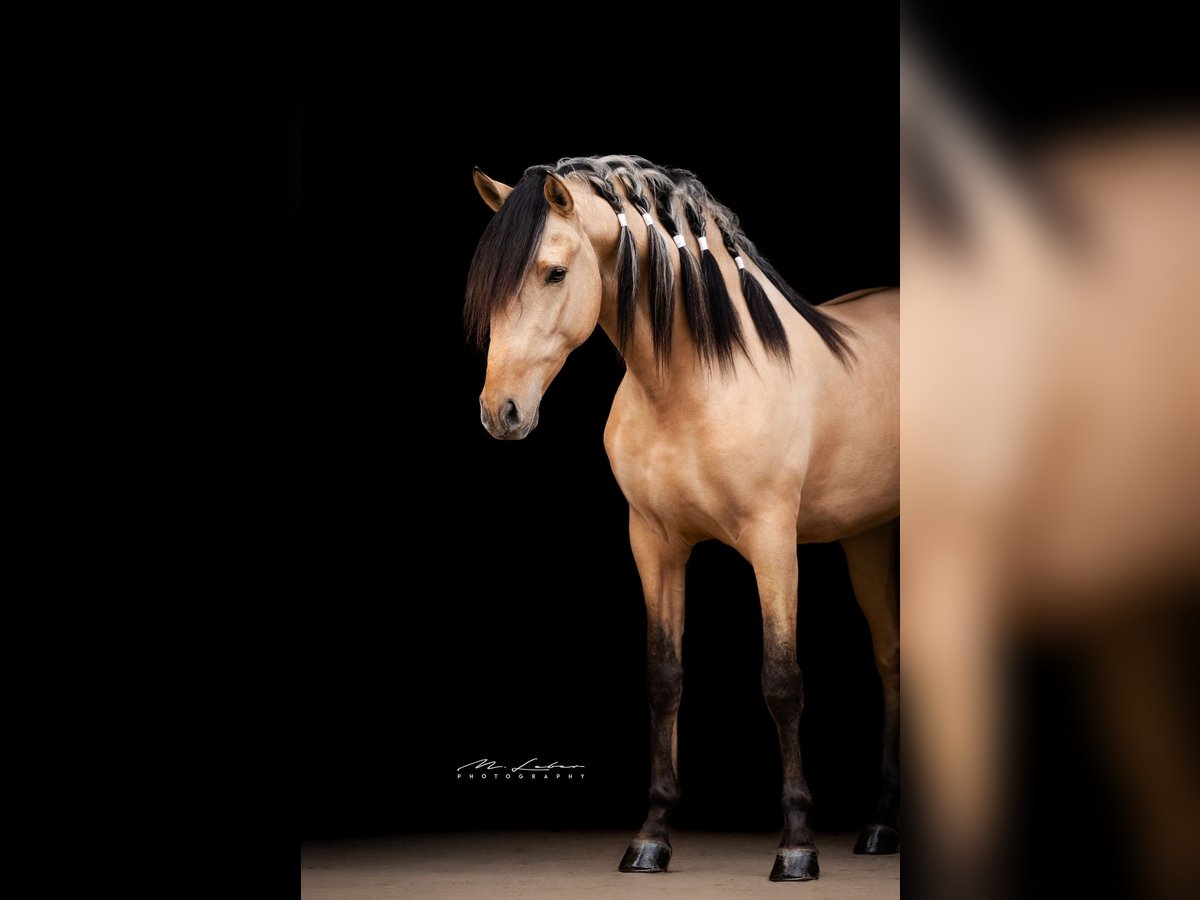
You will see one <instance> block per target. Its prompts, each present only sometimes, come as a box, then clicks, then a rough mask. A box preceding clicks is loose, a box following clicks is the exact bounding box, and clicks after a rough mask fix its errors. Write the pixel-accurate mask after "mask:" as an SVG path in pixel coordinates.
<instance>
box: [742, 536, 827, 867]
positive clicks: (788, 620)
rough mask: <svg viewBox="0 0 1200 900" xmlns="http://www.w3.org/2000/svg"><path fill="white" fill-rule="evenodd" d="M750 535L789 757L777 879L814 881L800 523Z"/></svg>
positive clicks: (768, 666) (767, 669) (768, 678)
mask: <svg viewBox="0 0 1200 900" xmlns="http://www.w3.org/2000/svg"><path fill="white" fill-rule="evenodd" d="M788 524H790V523H788ZM748 537H749V540H748V542H747V543H746V545H745V547H744V548H743V553H744V555H745V556H746V557H747V559H749V560H750V564H751V565H752V566H753V567H754V577H755V579H756V580H757V582H758V595H759V601H760V603H761V604H762V617H763V669H762V686H763V697H764V698H765V699H766V701H767V708H768V709H770V711H771V716H772V718H774V720H775V725H776V727H777V728H778V729H779V753H780V757H781V759H782V763H783V800H782V804H783V817H784V821H783V836H782V838H781V839H780V841H779V851H778V852H777V853H776V855H775V866H774V868H773V869H772V870H771V880H772V881H809V880H811V879H814V878H816V877H817V876H818V874H819V872H820V869H819V866H818V865H817V848H816V844H815V843H814V842H813V837H812V832H811V831H809V828H808V811H809V808H810V807H811V806H812V794H811V793H810V792H809V790H808V784H807V782H805V780H804V769H803V767H802V765H801V762H800V714H801V712H802V711H803V709H804V680H803V678H802V677H801V675H800V666H799V664H798V663H797V662H796V586H797V574H798V573H797V563H796V538H795V529H794V528H791V529H790V530H789V528H788V527H786V526H784V527H779V528H776V529H773V530H771V531H769V532H760V533H756V534H754V535H750V536H748Z"/></svg>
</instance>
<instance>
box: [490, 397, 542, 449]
mask: <svg viewBox="0 0 1200 900" xmlns="http://www.w3.org/2000/svg"><path fill="white" fill-rule="evenodd" d="M540 405H541V404H539V403H536V402H535V403H533V404H532V406H531V408H528V409H523V408H522V406H521V404H519V403H518V402H517V401H516V400H515V399H514V398H512V397H508V398H506V399H504V400H502V401H501V402H500V403H499V404H498V406H497V408H496V409H494V410H493V409H492V408H491V407H490V406H489V404H488V403H487V401H486V400H485V399H484V398H483V397H482V396H481V397H480V398H479V421H480V422H482V423H483V427H484V428H486V429H487V432H488V434H490V435H491V436H492V437H494V438H495V439H496V440H498V441H520V440H523V439H525V438H527V437H528V436H529V432H531V431H533V429H535V428H537V424H538V415H539V407H540Z"/></svg>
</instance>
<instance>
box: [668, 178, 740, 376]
mask: <svg viewBox="0 0 1200 900" xmlns="http://www.w3.org/2000/svg"><path fill="white" fill-rule="evenodd" d="M683 208H684V213H685V215H686V216H687V220H688V226H689V227H690V228H691V229H692V232H693V233H694V234H695V235H696V239H697V240H703V243H701V245H700V246H701V248H702V249H701V250H700V271H701V272H703V273H704V288H705V290H706V291H707V293H708V315H709V324H711V325H712V348H713V355H714V356H715V357H716V360H717V363H718V365H720V367H721V369H723V370H725V371H731V370H732V369H733V365H734V353H733V351H734V346H735V345H736V346H737V347H738V349H740V350H741V351H742V352H743V353H745V354H746V355H747V356H749V353H748V351H747V350H746V340H745V338H743V337H742V323H741V321H740V320H739V319H738V314H737V310H736V309H734V308H733V301H732V300H731V299H730V298H729V290H728V288H726V287H725V276H723V275H722V274H721V267H720V266H719V265H717V260H716V257H714V256H713V254H712V251H711V250H709V249H707V247H705V244H707V243H708V240H707V236H706V234H705V232H706V231H707V229H708V224H707V222H706V221H705V219H704V212H703V210H702V209H701V208H700V204H699V203H698V202H697V201H696V200H694V199H692V198H691V197H689V198H688V200H687V201H686V202H685V203H684V207H683Z"/></svg>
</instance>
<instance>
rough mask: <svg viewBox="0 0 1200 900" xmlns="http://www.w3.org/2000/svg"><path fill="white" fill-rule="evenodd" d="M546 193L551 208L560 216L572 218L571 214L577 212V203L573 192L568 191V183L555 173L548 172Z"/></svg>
mask: <svg viewBox="0 0 1200 900" xmlns="http://www.w3.org/2000/svg"><path fill="white" fill-rule="evenodd" d="M544 191H545V194H546V202H547V203H549V204H550V208H551V209H552V210H554V211H555V212H556V213H558V214H559V215H560V216H564V217H566V218H570V216H571V213H573V212H574V211H575V201H574V199H572V197H571V192H570V191H569V190H567V183H566V182H565V181H563V180H562V179H561V178H559V177H558V176H557V175H555V174H554V173H553V172H547V173H546V185H545V187H544Z"/></svg>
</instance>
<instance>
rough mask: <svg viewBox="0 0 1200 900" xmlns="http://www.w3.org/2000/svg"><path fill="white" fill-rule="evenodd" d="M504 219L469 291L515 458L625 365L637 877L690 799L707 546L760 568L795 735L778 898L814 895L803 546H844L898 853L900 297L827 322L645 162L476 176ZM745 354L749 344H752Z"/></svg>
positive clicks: (835, 306) (864, 300)
mask: <svg viewBox="0 0 1200 900" xmlns="http://www.w3.org/2000/svg"><path fill="white" fill-rule="evenodd" d="M474 180H475V186H476V188H477V189H478V191H479V193H480V195H481V196H482V198H483V200H484V202H486V203H487V204H488V206H490V207H491V208H492V210H493V211H494V212H495V216H494V217H493V218H492V219H491V220H490V222H489V223H488V226H487V228H486V230H485V231H484V233H483V236H482V237H481V238H480V241H479V245H478V247H477V249H476V251H475V256H474V259H473V261H472V263H471V267H470V271H469V274H468V280H467V291H466V305H465V321H466V326H467V329H468V331H469V332H470V333H471V334H472V335H473V336H474V337H475V339H476V340H477V341H478V342H479V344H480V346H481V347H483V346H486V348H487V376H486V381H485V384H484V387H483V393H482V395H481V396H480V398H479V407H480V418H481V420H482V422H483V425H484V427H485V428H486V429H487V430H488V432H490V433H491V435H492V436H493V437H496V438H499V439H501V440H521V439H523V438H525V437H526V436H528V435H529V433H530V432H531V431H532V430H533V429H534V428H535V427H536V426H537V423H538V409H539V406H540V403H541V399H542V396H543V394H544V393H545V391H546V389H547V387H548V386H549V385H550V382H551V381H553V380H554V377H555V375H557V374H558V372H559V370H560V369H561V368H562V366H563V363H564V362H565V361H566V358H567V356H568V354H570V353H571V351H572V350H574V349H575V348H576V347H578V346H579V345H580V344H582V343H583V342H584V341H585V340H586V339H587V338H588V336H589V335H591V334H592V332H593V331H594V330H595V327H596V326H597V324H598V325H599V326H600V327H601V328H602V329H603V330H604V332H605V334H607V335H608V337H609V338H610V339H611V340H612V341H613V343H614V344H615V345H616V347H617V349H618V350H619V351H620V353H621V355H622V356H623V358H624V360H625V364H626V373H625V377H624V379H623V380H622V382H621V385H620V387H619V389H618V390H617V394H616V397H615V398H614V400H613V405H612V412H611V413H610V415H609V419H608V424H607V426H606V428H605V432H604V444H605V448H606V450H607V451H608V457H609V460H610V462H611V464H612V470H613V474H614V475H615V476H616V479H617V483H618V484H619V485H620V487H621V490H622V492H623V493H624V495H625V497H626V499H627V500H628V502H629V539H630V544H631V546H632V549H633V555H634V559H635V561H636V563H637V568H638V573H639V575H640V578H641V581H642V588H643V591H644V593H645V600H646V611H647V623H648V625H647V659H646V667H647V683H648V693H649V699H650V713H651V760H650V766H651V774H650V800H649V812H648V814H647V816H646V820H645V823H644V824H643V825H642V828H641V830H640V831H639V832H638V833H637V835H636V836H635V837H634V838H633V840H632V842H631V843H630V845H629V848H628V850H627V851H626V853H625V855H624V857H623V858H622V860H621V863H620V866H619V869H620V871H622V872H662V871H665V870H666V868H667V866H668V863H669V862H670V858H671V844H670V841H669V838H668V836H667V825H668V817H669V815H670V813H671V811H672V810H673V809H674V808H675V806H676V804H677V803H678V800H679V796H680V794H679V785H678V778H677V766H676V760H677V743H676V727H675V726H676V714H677V711H678V709H679V701H680V696H681V691H682V685H683V668H682V663H681V655H682V638H683V624H684V570H685V566H686V563H687V560H688V557H689V555H690V553H691V549H692V547H693V546H694V545H695V544H696V543H698V542H699V541H704V540H709V539H715V540H719V541H722V542H724V543H726V544H728V545H729V546H731V547H733V548H734V549H736V550H737V551H738V552H739V553H741V554H742V556H743V557H745V558H746V559H747V560H748V561H749V562H750V564H751V565H752V566H753V568H754V574H755V578H756V580H757V585H758V592H759V600H760V603H761V605H762V618H763V668H762V685H763V694H764V696H765V699H766V703H767V706H768V708H769V709H770V712H771V716H772V717H773V719H774V720H775V723H776V726H777V727H778V730H779V746H780V753H781V757H782V764H783V800H782V805H783V813H784V829H783V836H782V839H781V840H780V842H779V850H778V852H777V854H776V858H775V864H774V867H773V869H772V870H771V874H770V878H771V880H772V881H807V880H811V879H814V878H816V877H817V876H818V874H819V867H818V862H817V848H816V845H815V843H814V841H813V836H812V833H811V832H810V830H809V825H808V811H809V808H810V805H811V799H812V798H811V794H810V792H809V790H808V786H807V784H806V783H805V779H804V772H803V769H802V767H801V761H800V740H799V722H800V714H801V711H802V709H803V706H804V689H803V681H802V678H801V673H800V668H799V666H798V664H797V660H796V600H797V585H798V578H799V572H798V562H797V554H796V545H797V544H798V543H807V542H813V541H835V540H836V541H840V542H841V544H842V547H843V548H844V551H845V554H846V560H847V563H848V569H849V573H850V578H851V583H852V586H853V588H854V593H855V596H856V597H857V599H858V602H859V604H860V606H861V607H862V610H863V612H864V613H865V615H866V618H867V622H868V624H869V625H870V629H871V637H872V643H873V647H874V654H875V662H876V665H877V667H878V669H879V674H880V677H881V679H882V682H883V696H884V724H883V771H882V779H881V788H880V794H879V799H878V803H877V806H876V808H875V812H874V815H873V817H872V820H871V822H870V824H869V825H867V826H866V828H865V829H864V830H863V832H862V833H861V834H860V836H859V840H858V843H857V845H856V847H855V852H858V853H894V852H896V851H897V850H898V848H899V834H898V832H897V830H896V828H897V815H898V807H899V787H900V786H899V700H900V655H899V654H900V644H899V637H900V613H899V588H898V579H897V573H896V567H895V562H894V558H895V553H896V542H897V540H898V527H897V521H898V516H899V506H900V478H899V475H900V472H899V468H900V444H899V380H900V358H899V357H900V354H899V291H898V290H895V289H886V288H879V289H872V290H865V291H858V292H855V293H852V294H847V295H845V296H843V297H839V298H836V299H835V300H833V301H831V302H829V303H826V304H824V305H822V306H820V307H817V306H813V305H811V304H809V303H808V302H807V301H805V300H804V299H803V298H802V297H801V296H800V295H799V294H797V293H796V292H795V291H794V290H793V289H792V288H791V287H790V286H789V285H788V284H787V283H786V282H785V281H784V280H783V278H782V277H781V276H780V275H779V273H778V272H777V271H776V270H775V269H774V268H773V267H772V266H771V265H770V263H768V262H767V260H766V259H765V258H764V257H763V256H762V255H761V254H760V253H759V252H758V250H757V248H756V247H755V246H754V244H752V243H751V242H750V241H749V239H747V237H746V235H745V234H744V233H743V232H742V230H741V227H740V224H739V221H738V219H737V217H736V216H735V215H734V214H733V213H732V212H731V211H730V210H729V209H728V208H726V207H724V206H722V205H721V204H720V203H718V202H717V201H716V200H715V199H714V198H713V197H712V195H711V194H710V193H709V192H708V191H707V189H706V188H705V187H704V185H703V184H701V183H700V181H699V180H698V179H697V178H696V177H695V176H694V175H693V174H691V173H690V172H686V171H683V170H681V169H666V168H663V167H660V166H656V165H654V164H652V163H650V162H648V161H647V160H644V159H642V158H639V157H627V156H607V157H601V158H577V159H567V160H563V161H561V162H559V163H558V164H557V165H554V166H535V167H532V168H530V169H528V170H526V172H525V173H524V175H523V177H522V178H521V180H520V181H519V182H518V183H517V184H516V186H515V187H510V186H508V185H506V184H503V183H501V182H498V181H494V180H492V179H491V178H489V177H487V176H486V175H484V174H483V172H481V171H479V170H478V169H476V170H475V173H474ZM751 332H753V336H752V335H751Z"/></svg>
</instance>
